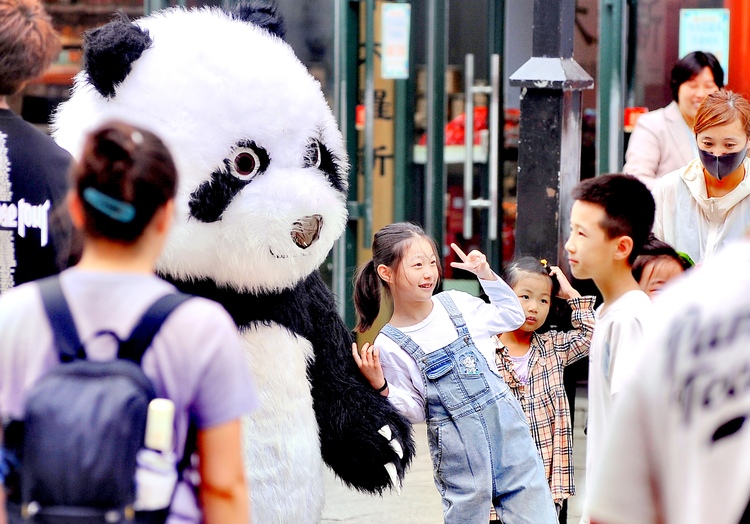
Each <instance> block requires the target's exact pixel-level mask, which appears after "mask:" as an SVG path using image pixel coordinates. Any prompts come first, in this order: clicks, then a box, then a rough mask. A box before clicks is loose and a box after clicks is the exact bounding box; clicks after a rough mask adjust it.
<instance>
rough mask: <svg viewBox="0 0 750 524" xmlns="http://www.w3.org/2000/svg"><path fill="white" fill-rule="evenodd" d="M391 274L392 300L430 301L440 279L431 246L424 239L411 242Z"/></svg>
mask: <svg viewBox="0 0 750 524" xmlns="http://www.w3.org/2000/svg"><path fill="white" fill-rule="evenodd" d="M392 274H393V279H392V281H391V282H390V289H391V294H392V295H393V298H394V300H399V299H406V300H417V301H419V300H425V299H427V300H430V297H432V293H433V292H434V291H435V286H436V285H437V283H438V280H439V278H440V274H439V271H438V265H437V257H436V256H435V252H434V251H433V249H432V244H430V243H429V242H428V241H427V240H425V239H424V238H415V239H414V240H412V241H411V242H410V243H409V245H408V246H406V248H405V251H404V256H403V258H402V259H401V262H400V264H399V266H398V267H397V268H396V270H395V271H393V272H392Z"/></svg>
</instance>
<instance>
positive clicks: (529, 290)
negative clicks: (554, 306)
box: [513, 271, 552, 331]
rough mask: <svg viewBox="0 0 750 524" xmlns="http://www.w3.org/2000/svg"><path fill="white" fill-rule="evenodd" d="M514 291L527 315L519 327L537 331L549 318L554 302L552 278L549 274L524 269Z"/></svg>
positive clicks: (522, 329) (524, 329) (523, 329)
mask: <svg viewBox="0 0 750 524" xmlns="http://www.w3.org/2000/svg"><path fill="white" fill-rule="evenodd" d="M513 291H514V292H515V294H516V296H517V297H518V300H519V301H520V302H521V307H523V311H524V314H525V315H526V322H524V324H523V326H521V327H520V328H519V329H520V330H521V331H536V330H537V329H539V328H540V327H542V324H544V321H545V320H547V315H549V308H550V304H551V303H552V279H551V278H550V277H548V276H544V275H538V274H535V273H528V272H525V271H522V272H521V273H520V274H519V276H518V281H517V282H516V284H515V285H514V286H513Z"/></svg>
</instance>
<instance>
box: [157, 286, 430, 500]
mask: <svg viewBox="0 0 750 524" xmlns="http://www.w3.org/2000/svg"><path fill="white" fill-rule="evenodd" d="M171 282H172V283H173V284H175V286H177V287H178V288H179V289H180V290H181V291H183V292H186V293H191V294H195V295H200V296H204V297H207V298H210V299H212V300H215V301H217V302H219V303H220V304H222V305H223V306H224V307H225V308H226V310H227V311H228V312H229V314H230V315H231V316H232V318H233V319H234V321H235V323H236V324H237V326H238V327H240V328H249V329H252V327H253V326H254V325H257V324H258V323H260V324H265V325H271V324H272V323H276V324H280V325H281V326H283V327H285V328H287V329H289V330H290V331H292V332H293V333H295V334H297V335H298V336H300V337H303V338H305V339H307V340H309V341H310V342H311V344H312V346H313V350H314V354H315V358H314V361H313V362H312V363H311V364H310V365H309V366H308V370H307V375H308V378H309V379H310V382H311V384H312V388H311V390H312V396H313V407H314V409H315V416H316V418H317V421H318V426H319V427H320V442H321V451H322V455H323V460H324V461H325V462H326V464H328V466H330V467H331V469H332V470H333V471H334V472H335V473H336V474H337V475H338V476H339V477H340V478H341V479H342V480H343V481H344V482H345V483H346V484H348V485H349V486H351V487H353V488H356V489H358V490H360V491H364V492H368V493H382V491H383V490H384V489H387V488H388V487H392V486H390V477H389V476H388V474H387V473H386V470H385V468H384V464H386V463H388V462H394V463H395V464H396V468H397V470H398V474H399V477H400V478H403V475H404V473H405V471H406V468H407V467H408V466H409V464H410V463H411V460H412V458H413V456H414V452H415V448H414V440H413V438H412V433H411V425H410V424H409V422H408V421H406V419H404V418H403V417H402V416H401V415H400V414H399V413H398V411H396V410H395V408H394V407H393V406H392V405H391V404H390V403H389V402H388V400H387V399H386V398H385V397H383V396H381V395H380V394H378V393H376V392H375V390H374V389H373V388H372V387H370V385H369V384H368V383H367V382H366V381H365V380H364V378H363V377H362V375H361V374H360V372H359V370H358V369H357V366H356V364H355V363H354V359H353V358H352V355H351V345H352V342H353V336H352V333H351V332H350V331H349V330H348V329H347V328H346V326H345V325H344V323H343V322H342V321H341V317H340V316H339V315H338V313H337V311H336V308H335V299H334V296H333V294H332V293H331V291H330V290H329V289H328V287H326V285H325V283H324V282H323V280H322V279H321V278H320V274H319V273H318V272H317V271H316V272H315V273H313V274H311V275H310V276H308V277H307V278H306V279H305V280H303V281H302V282H300V283H299V284H298V285H297V286H295V287H294V288H293V289H288V290H284V291H280V292H278V293H265V294H262V295H253V294H249V293H245V294H240V293H238V292H236V291H235V290H232V289H227V288H218V287H217V286H216V284H214V283H213V282H212V281H210V280H202V281H197V282H182V281H174V280H171ZM386 424H387V425H389V426H390V427H391V430H392V432H393V436H394V438H396V439H397V440H398V441H399V442H400V443H401V445H402V447H403V448H404V457H403V459H402V460H399V458H398V456H397V455H396V454H395V453H394V451H393V450H392V449H391V447H390V446H389V444H388V442H387V441H386V439H385V438H383V437H382V436H380V435H379V434H378V433H377V431H378V430H379V429H380V428H381V427H382V426H384V425H386Z"/></svg>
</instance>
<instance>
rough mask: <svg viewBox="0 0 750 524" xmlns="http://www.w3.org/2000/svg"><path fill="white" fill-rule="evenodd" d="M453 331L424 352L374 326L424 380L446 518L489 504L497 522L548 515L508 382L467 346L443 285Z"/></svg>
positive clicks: (477, 514) (551, 517)
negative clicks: (444, 342) (441, 344)
mask: <svg viewBox="0 0 750 524" xmlns="http://www.w3.org/2000/svg"><path fill="white" fill-rule="evenodd" d="M437 299H438V300H439V301H440V303H441V304H442V305H443V307H445V309H446V310H447V311H448V313H449V314H450V317H451V321H452V322H453V325H454V326H455V327H456V331H457V332H458V338H457V339H456V340H454V341H453V342H451V343H450V344H448V345H447V346H445V347H444V348H442V349H438V350H436V351H433V352H431V353H429V354H425V353H424V351H422V349H421V348H420V347H419V346H418V345H417V344H416V343H415V342H414V341H413V340H412V339H411V338H409V336H407V335H405V334H404V333H402V332H401V331H399V330H398V329H396V328H394V327H393V326H391V325H390V324H388V325H386V326H385V327H384V328H383V329H382V330H381V333H383V334H384V335H386V336H387V337H388V338H390V339H391V340H393V341H394V342H396V343H397V344H398V345H399V346H400V347H401V348H402V349H403V350H404V351H406V352H407V353H409V354H410V355H411V356H412V358H414V360H415V361H416V362H417V365H418V366H419V369H420V370H421V372H422V379H423V380H424V382H425V385H426V387H427V398H426V399H425V409H426V418H427V432H428V440H429V442H430V452H431V454H432V466H433V474H434V477H435V485H436V486H437V488H438V491H439V492H440V494H441V495H442V497H443V514H444V519H445V522H446V523H457V524H474V523H482V524H484V523H486V522H488V521H489V512H490V506H491V505H494V506H495V510H496V511H497V514H498V516H499V517H500V519H501V520H502V521H503V523H505V524H516V523H529V524H546V523H550V524H552V523H556V522H557V515H556V511H555V507H554V503H553V502H552V496H551V495H550V490H549V486H548V485H547V480H546V479H545V477H544V467H543V465H542V460H541V458H540V457H539V453H538V452H537V450H536V446H535V445H534V441H533V440H532V438H531V432H530V431H529V426H528V423H527V422H526V416H525V415H524V413H523V410H522V409H521V406H520V405H519V404H518V402H517V401H516V399H515V398H514V397H513V394H512V393H511V392H510V388H508V386H507V385H506V384H505V382H504V381H503V379H502V378H501V377H500V375H498V374H497V373H496V372H494V371H493V370H491V369H490V367H489V365H488V364H487V359H485V358H484V356H483V355H482V354H481V353H480V352H479V350H478V349H477V348H476V347H475V346H474V341H473V340H472V339H471V335H470V334H469V330H468V328H467V327H466V323H465V322H464V319H463V316H462V315H461V313H460V312H459V311H458V309H457V308H456V305H455V304H454V302H453V300H451V298H450V296H449V295H448V294H447V293H440V294H438V295H437Z"/></svg>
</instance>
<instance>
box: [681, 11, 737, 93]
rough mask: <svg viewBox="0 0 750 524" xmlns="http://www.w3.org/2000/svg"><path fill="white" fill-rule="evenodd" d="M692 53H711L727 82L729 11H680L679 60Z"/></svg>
mask: <svg viewBox="0 0 750 524" xmlns="http://www.w3.org/2000/svg"><path fill="white" fill-rule="evenodd" d="M693 51H704V52H706V51H707V52H709V53H713V54H714V55H716V58H718V59H719V63H720V64H721V67H722V68H724V74H725V77H724V83H728V81H729V9H680V58H682V57H683V56H685V55H686V54H688V53H692V52H693Z"/></svg>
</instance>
